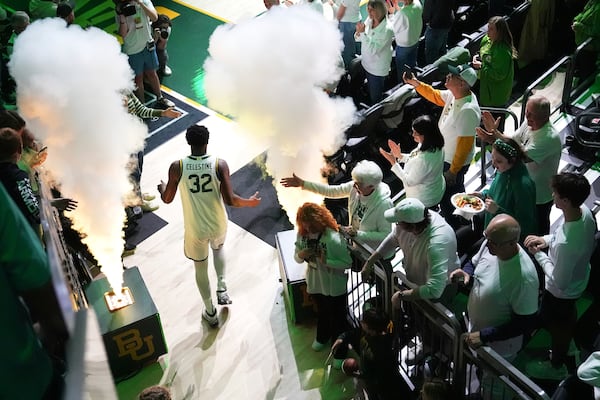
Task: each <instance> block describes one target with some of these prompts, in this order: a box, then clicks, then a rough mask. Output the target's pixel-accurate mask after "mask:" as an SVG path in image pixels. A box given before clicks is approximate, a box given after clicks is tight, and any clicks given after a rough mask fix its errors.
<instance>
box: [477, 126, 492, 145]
mask: <svg viewBox="0 0 600 400" xmlns="http://www.w3.org/2000/svg"><path fill="white" fill-rule="evenodd" d="M475 133H476V134H477V137H478V138H479V139H480V140H481V141H483V142H485V143H493V142H494V140H495V139H496V137H495V136H494V134H493V133H492V132H488V131H486V130H484V129H482V128H480V127H477V128H475Z"/></svg>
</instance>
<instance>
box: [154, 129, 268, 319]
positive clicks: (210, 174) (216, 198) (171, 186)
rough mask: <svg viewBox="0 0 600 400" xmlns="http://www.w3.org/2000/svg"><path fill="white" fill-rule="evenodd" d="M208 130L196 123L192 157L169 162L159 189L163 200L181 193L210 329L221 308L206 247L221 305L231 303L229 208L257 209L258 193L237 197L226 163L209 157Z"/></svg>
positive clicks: (190, 135)
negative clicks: (210, 261)
mask: <svg viewBox="0 0 600 400" xmlns="http://www.w3.org/2000/svg"><path fill="white" fill-rule="evenodd" d="M208 137H209V132H208V129H206V127H204V126H199V125H192V126H190V127H189V128H188V129H187V132H186V135H185V138H186V140H187V142H188V144H189V145H190V148H191V152H192V154H191V155H189V156H187V157H186V158H184V159H182V160H177V161H174V162H173V163H171V166H170V167H169V181H168V182H167V183H166V184H165V183H164V182H163V181H161V182H160V184H159V185H158V191H159V193H160V197H161V199H162V201H164V202H165V203H167V204H168V203H171V202H172V201H173V198H174V197H175V194H176V193H177V189H178V188H179V189H180V191H179V192H180V195H181V203H182V207H183V224H184V231H185V236H184V253H185V256H186V257H187V258H189V259H191V260H192V261H194V267H195V269H196V284H197V285H198V290H199V291H200V296H202V301H203V302H204V306H205V309H204V311H203V313H202V318H204V319H205V320H206V321H207V322H208V323H209V325H211V326H216V325H218V324H219V320H218V319H217V310H216V308H215V306H214V305H213V302H212V296H211V289H210V281H209V279H208V246H209V244H210V247H211V248H212V253H213V262H214V265H215V270H216V273H217V280H218V282H217V302H218V304H220V305H226V304H231V299H230V298H229V295H228V294H227V285H226V284H225V256H224V254H223V243H224V242H225V234H226V232H227V211H226V210H225V204H227V205H228V206H233V207H256V206H257V205H259V204H260V197H258V192H256V193H254V195H252V196H251V197H250V198H247V199H244V198H242V197H240V196H238V195H236V194H235V193H233V188H232V187H231V181H230V179H229V166H228V165H227V162H226V161H225V160H223V159H220V158H217V157H215V156H211V155H208V154H206V147H207V145H208Z"/></svg>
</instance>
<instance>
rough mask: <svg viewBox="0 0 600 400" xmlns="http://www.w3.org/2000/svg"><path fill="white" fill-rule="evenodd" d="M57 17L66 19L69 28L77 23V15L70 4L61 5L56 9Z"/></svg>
mask: <svg viewBox="0 0 600 400" xmlns="http://www.w3.org/2000/svg"><path fill="white" fill-rule="evenodd" d="M56 16H57V17H59V18H62V19H64V20H65V22H66V23H67V26H70V25H71V24H72V23H73V21H75V13H74V12H73V7H71V5H70V4H69V3H60V4H59V5H58V6H57V7H56Z"/></svg>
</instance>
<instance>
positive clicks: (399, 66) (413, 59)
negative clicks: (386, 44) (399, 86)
mask: <svg viewBox="0 0 600 400" xmlns="http://www.w3.org/2000/svg"><path fill="white" fill-rule="evenodd" d="M418 48H419V43H418V42H417V44H415V45H414V46H410V47H401V46H396V72H397V73H398V83H400V82H402V74H403V73H404V72H405V71H406V67H404V65H405V64H406V65H408V66H409V67H416V66H417V49H418Z"/></svg>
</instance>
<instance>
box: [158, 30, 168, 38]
mask: <svg viewBox="0 0 600 400" xmlns="http://www.w3.org/2000/svg"><path fill="white" fill-rule="evenodd" d="M159 32H160V37H161V38H163V39H168V38H169V29H168V28H160V29H159Z"/></svg>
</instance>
